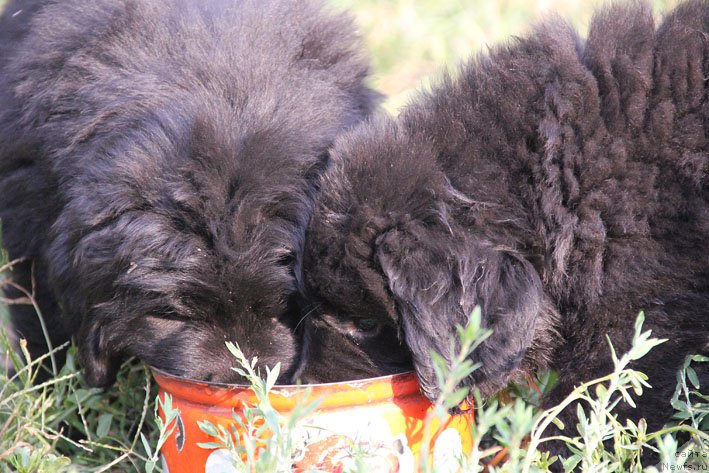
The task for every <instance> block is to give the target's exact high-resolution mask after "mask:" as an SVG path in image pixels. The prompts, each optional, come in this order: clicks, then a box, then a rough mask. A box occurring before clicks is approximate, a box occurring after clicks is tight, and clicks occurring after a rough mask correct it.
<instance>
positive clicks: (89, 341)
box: [0, 0, 377, 385]
mask: <svg viewBox="0 0 709 473" xmlns="http://www.w3.org/2000/svg"><path fill="white" fill-rule="evenodd" d="M21 3H23V2H21V1H19V0H18V1H16V2H14V3H13V4H11V5H10V7H11V8H9V10H8V15H9V14H10V13H12V12H13V11H14V9H13V8H12V7H13V5H18V4H21ZM26 3H28V4H29V3H33V5H36V4H37V3H36V2H26ZM43 3H46V5H43V6H42V8H41V9H40V11H39V12H38V13H36V15H35V16H34V18H33V19H32V21H31V23H30V24H29V27H28V28H29V29H27V26H26V24H27V21H26V20H25V18H26V16H22V15H20V16H17V17H16V19H15V18H12V17H8V16H7V15H6V16H5V17H3V24H4V25H8V24H10V25H13V23H12V22H13V21H17V22H20V23H15V24H14V25H13V26H12V31H13V32H12V33H11V36H12V38H11V40H12V41H13V44H12V47H11V48H5V50H6V51H9V58H8V59H7V60H6V61H5V64H3V66H2V67H3V69H2V83H1V84H0V85H1V87H0V130H1V134H0V195H1V196H2V200H1V201H0V219H2V222H3V225H4V234H3V243H4V245H5V247H6V248H7V250H8V251H9V254H10V257H11V258H20V257H23V258H27V259H28V260H27V262H26V263H24V264H23V265H21V266H20V267H18V268H17V270H16V272H15V273H14V275H13V279H14V280H15V281H16V282H18V283H20V284H22V285H24V286H26V287H29V286H30V284H31V268H32V266H33V267H34V276H35V280H36V284H37V295H38V301H39V305H40V307H41V309H42V312H43V315H44V317H45V318H46V319H48V324H49V325H50V332H51V335H52V336H53V339H54V340H53V342H54V344H57V343H59V342H61V341H63V340H65V339H66V338H67V336H68V334H75V335H76V336H77V340H78V343H79V353H80V359H81V361H82V363H83V365H84V368H85V370H86V375H87V378H88V380H89V381H90V382H91V383H92V384H95V385H108V384H110V383H112V382H113V379H114V377H115V373H116V370H117V368H118V366H119V364H120V361H121V360H122V359H124V358H125V357H126V356H136V357H139V358H140V359H142V360H144V361H145V362H147V363H149V364H150V365H152V366H155V367H157V368H161V369H163V370H166V371H169V372H172V373H175V374H178V375H183V376H187V377H191V378H197V379H203V380H211V381H221V382H227V381H236V380H238V377H237V376H236V374H235V373H233V371H231V370H230V366H231V365H232V364H233V357H231V355H229V353H228V352H227V351H226V348H225V346H224V342H225V341H226V340H233V341H237V342H239V343H240V345H241V346H242V349H243V350H244V352H245V353H246V355H247V356H249V357H251V356H254V355H257V356H259V358H260V360H261V362H262V363H263V364H265V365H271V366H272V365H274V364H275V363H276V362H278V361H281V362H283V363H284V364H285V365H286V367H287V366H290V365H291V364H292V362H293V358H294V356H295V354H296V352H297V350H298V347H297V346H296V343H297V341H296V340H295V339H294V337H293V333H292V331H291V328H292V326H293V325H294V324H295V323H296V322H297V318H294V319H293V320H291V317H292V316H293V314H294V313H295V312H296V311H295V310H294V309H293V307H294V299H295V289H296V282H295V274H296V273H297V272H298V271H299V266H300V263H301V261H300V260H301V251H302V245H303V238H304V231H305V226H306V224H307V221H308V218H309V215H310V213H311V211H312V206H313V203H312V200H313V193H314V185H315V183H316V178H317V176H318V174H319V173H320V172H321V171H322V169H323V168H324V166H325V164H326V159H327V155H326V150H327V148H328V147H329V146H330V144H331V143H332V141H333V139H334V137H335V135H336V134H337V133H339V132H340V131H342V130H343V129H345V128H347V127H350V126H352V125H353V124H355V123H357V122H358V121H360V120H361V119H362V118H363V117H364V116H366V115H367V114H368V113H369V111H370V110H371V109H372V108H373V107H374V105H375V102H376V101H377V95H376V94H374V93H373V92H372V91H371V90H370V89H368V88H367V87H366V85H365V84H364V80H365V79H366V76H367V73H368V64H367V60H366V58H365V57H364V56H363V54H362V53H361V51H360V45H359V40H358V38H357V36H356V34H355V31H354V28H353V25H352V23H351V20H350V18H349V17H348V16H346V15H342V14H333V13H330V12H327V11H325V8H324V7H323V5H322V4H321V3H320V2H319V1H317V0H312V1H310V0H309V1H297V2H295V1H277V0H266V1H262V0H238V1H236V0H234V1H227V0H206V1H200V2H192V1H188V0H177V1H160V0H99V1H96V0H64V1H57V2H56V3H55V2H43ZM33 9H34V8H33ZM6 32H8V35H10V28H7V29H6ZM23 36H24V39H22V37H23ZM8 295H9V296H10V297H14V296H16V295H17V294H16V293H14V292H13V291H12V290H11V289H8ZM60 314H61V316H63V317H60ZM60 318H61V320H60ZM12 319H13V323H14V325H15V326H16V328H17V330H18V331H19V332H20V334H21V335H23V336H25V337H27V338H28V339H29V343H30V347H31V351H32V352H33V353H34V354H35V355H36V354H38V353H41V352H42V351H43V350H45V349H46V347H45V344H44V340H43V338H42V336H41V333H39V330H38V323H37V318H36V317H35V316H34V311H33V310H32V308H31V307H24V306H16V307H13V308H12Z"/></svg>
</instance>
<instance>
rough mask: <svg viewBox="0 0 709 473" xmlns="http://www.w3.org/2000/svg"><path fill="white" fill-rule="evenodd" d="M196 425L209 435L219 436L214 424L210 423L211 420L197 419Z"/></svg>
mask: <svg viewBox="0 0 709 473" xmlns="http://www.w3.org/2000/svg"><path fill="white" fill-rule="evenodd" d="M197 426H198V427H199V430H201V431H202V432H204V433H205V434H207V435H209V436H211V437H219V431H218V430H217V428H216V427H215V426H214V424H212V423H211V422H209V421H206V420H204V421H202V420H198V421H197Z"/></svg>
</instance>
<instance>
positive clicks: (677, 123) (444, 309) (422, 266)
mask: <svg viewBox="0 0 709 473" xmlns="http://www.w3.org/2000/svg"><path fill="white" fill-rule="evenodd" d="M707 33H709V3H707V2H705V1H704V2H703V1H692V2H688V3H685V4H683V5H681V6H679V7H678V8H677V9H676V10H675V11H674V12H672V13H671V14H669V15H668V16H667V17H666V18H665V19H664V21H663V22H662V25H661V26H660V27H659V28H658V29H655V26H654V24H653V17H652V14H651V9H650V8H649V7H648V6H647V5H646V4H643V3H630V4H623V5H616V6H613V7H611V8H608V9H606V10H602V11H600V12H599V13H598V14H596V16H595V17H594V19H593V22H592V24H591V27H590V32H589V36H588V39H587V40H585V41H582V40H580V39H579V37H578V36H577V34H576V33H575V31H574V30H573V29H572V28H571V27H570V26H568V25H567V24H565V23H564V22H562V21H559V20H554V21H548V22H546V23H543V24H541V25H539V26H537V27H536V29H535V30H534V32H533V33H532V34H531V35H529V36H528V37H526V38H522V39H514V40H511V41H510V42H509V43H508V44H506V45H503V46H498V47H495V48H493V49H492V50H491V52H490V53H489V54H488V55H486V56H483V57H480V58H477V59H475V60H472V61H470V62H469V63H467V64H465V65H464V66H462V67H461V69H460V71H459V74H458V76H457V77H456V78H451V77H448V76H446V77H444V78H443V80H442V81H441V83H440V84H438V85H437V86H435V87H434V88H433V90H431V91H430V92H426V93H422V94H421V95H420V96H419V97H418V99H417V100H415V101H414V102H413V103H412V104H411V105H410V106H408V107H406V108H405V109H404V110H403V111H402V113H401V116H400V117H399V119H398V120H392V119H390V118H388V117H385V116H379V117H377V118H376V119H372V120H369V121H368V122H367V123H365V124H362V125H360V126H359V127H357V128H356V129H355V130H353V131H352V132H350V133H347V134H345V135H344V136H342V137H340V138H338V140H337V141H336V144H335V147H334V151H333V153H332V155H333V158H332V161H331V162H332V167H331V168H330V169H328V171H327V172H326V173H325V174H324V176H323V179H322V186H321V195H320V197H319V200H318V204H317V206H316V210H315V212H314V214H313V217H312V220H311V222H310V224H309V226H308V231H307V234H306V246H305V254H304V266H303V274H304V287H303V288H302V290H303V291H304V294H305V295H307V297H308V298H310V299H311V301H312V307H311V312H310V313H309V314H308V315H307V317H306V318H305V320H304V322H303V326H304V329H303V330H304V332H305V337H304V340H305V343H304V345H303V346H304V352H303V355H302V358H301V364H300V367H299V369H298V371H297V372H296V376H297V377H300V378H301V379H302V380H304V381H308V382H314V381H336V380H344V379H349V378H352V377H360V376H374V375H381V374H385V373H391V372H395V371H401V370H405V369H410V368H412V367H413V368H415V370H416V372H417V373H418V377H419V381H420V383H421V386H422V389H423V391H424V392H425V393H426V395H428V396H429V397H431V398H434V397H435V396H436V395H437V394H438V390H437V386H436V383H435V376H434V372H433V367H432V362H431V357H430V352H431V351H432V350H434V351H437V352H439V353H441V354H443V355H444V356H448V355H449V351H448V346H449V345H448V340H449V338H450V337H451V336H452V335H453V334H454V333H455V332H454V330H453V327H454V325H455V324H465V323H466V322H467V320H468V316H469V314H470V313H471V311H472V310H473V308H474V307H475V306H476V305H480V306H481V308H482V317H483V325H484V326H485V327H488V328H491V329H492V330H493V334H492V336H491V337H490V338H489V339H487V340H486V341H485V342H484V344H483V345H482V346H481V347H480V348H478V349H477V350H476V351H475V352H474V353H473V355H472V358H473V360H474V361H479V362H481V363H482V368H481V369H479V370H478V371H476V372H475V373H474V374H473V376H472V377H471V378H470V379H469V380H467V381H466V384H468V385H474V386H476V387H478V388H480V389H481V391H482V392H483V394H491V393H493V392H495V391H496V390H498V389H500V388H502V387H504V386H505V385H506V384H507V383H508V382H509V381H510V380H513V379H518V378H520V377H521V376H523V375H524V374H525V373H531V372H535V371H537V370H541V369H547V368H553V369H555V370H558V372H559V380H560V381H559V384H558V386H557V387H556V389H555V390H554V392H553V393H552V394H551V396H550V398H549V399H548V401H549V402H550V403H553V402H556V401H559V400H560V399H561V398H562V396H565V395H566V394H567V393H568V392H569V391H570V390H571V389H572V387H573V386H574V385H576V384H578V383H579V382H581V381H584V380H589V379H592V378H595V377H599V376H602V375H605V374H607V373H608V372H610V371H611V369H612V363H611V358H610V350H609V347H608V343H607V341H606V336H609V337H610V339H611V341H612V342H613V345H614V347H615V349H616V350H617V351H618V352H624V351H625V350H627V349H628V347H629V343H630V341H631V338H632V334H633V327H634V322H635V319H636V316H637V314H638V312H639V311H641V310H644V311H645V316H646V323H645V328H646V329H648V328H649V329H652V331H653V335H654V336H656V337H660V338H667V339H668V341H667V342H666V343H665V344H663V345H661V346H660V347H658V348H656V349H655V350H654V351H653V352H652V353H651V354H650V355H648V356H647V357H646V358H644V359H643V360H641V362H640V363H638V364H637V365H636V367H637V368H639V369H640V370H642V371H644V372H645V373H647V374H648V375H649V376H650V383H651V384H652V385H653V387H654V388H653V389H652V390H649V392H647V393H645V395H644V396H643V398H642V400H641V404H640V405H639V407H638V409H637V410H636V411H632V409H631V408H630V407H629V406H627V405H626V406H624V407H623V408H622V409H625V414H627V415H632V416H633V417H646V418H647V419H648V421H649V424H650V427H657V426H658V425H660V424H661V423H662V422H663V421H665V420H666V419H667V418H668V415H669V413H670V412H671V407H670V405H669V402H668V401H669V397H670V394H671V392H672V389H673V387H674V385H675V373H676V370H677V369H678V367H679V366H680V364H681V362H682V361H683V359H684V358H685V356H686V355H687V354H688V353H692V352H704V353H707V351H708V350H709V192H708V189H709V180H708V179H707V172H708V167H709V150H708V149H707V127H708V126H709V96H708V94H707V77H709V41H708V40H707ZM701 370H702V371H700V373H701V374H700V377H701V378H702V381H703V382H704V384H706V383H709V372H707V370H706V368H705V367H704V368H701Z"/></svg>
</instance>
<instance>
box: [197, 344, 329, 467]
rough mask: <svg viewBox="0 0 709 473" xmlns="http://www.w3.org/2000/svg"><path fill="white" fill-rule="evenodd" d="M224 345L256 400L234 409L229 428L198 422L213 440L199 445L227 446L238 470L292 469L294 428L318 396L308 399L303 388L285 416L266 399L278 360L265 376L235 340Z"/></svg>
mask: <svg viewBox="0 0 709 473" xmlns="http://www.w3.org/2000/svg"><path fill="white" fill-rule="evenodd" d="M227 347H228V348H229V351H230V352H231V353H232V355H234V357H235V358H236V361H237V363H238V367H236V368H233V369H234V370H235V371H236V372H238V373H239V374H240V375H241V376H243V377H244V378H245V379H246V380H247V381H248V382H249V383H250V385H251V388H252V389H253V390H254V393H255V395H256V398H257V403H256V405H254V406H249V405H245V406H244V407H243V410H242V411H241V412H240V413H237V412H234V413H233V416H232V417H233V420H234V424H233V425H232V426H231V427H230V428H226V427H224V426H222V425H219V424H218V425H215V424H213V423H211V422H206V421H205V422H200V423H199V428H200V429H201V430H202V432H204V433H206V434H207V435H210V436H212V437H214V439H215V441H214V442H206V443H201V444H199V446H200V447H202V448H208V449H216V448H225V449H227V450H228V451H229V452H230V453H231V458H232V462H233V464H234V467H235V468H236V470H237V471H238V472H257V473H260V472H263V473H274V472H289V471H291V458H292V455H293V451H294V448H295V444H294V436H293V432H294V430H295V428H296V426H297V425H298V424H299V422H300V421H301V420H302V419H303V418H305V417H306V416H308V415H309V414H310V413H312V412H313V411H314V410H315V409H316V408H317V406H318V404H319V400H315V401H307V399H308V398H309V397H310V391H309V390H306V393H305V395H304V400H303V401H302V402H300V403H298V404H297V405H296V407H295V409H294V410H293V411H292V412H291V413H290V415H289V416H288V417H284V416H282V415H281V414H280V413H279V412H278V411H276V409H274V408H273V406H272V405H271V401H270V399H269V392H270V391H271V390H272V389H273V386H274V385H275V384H276V379H278V374H279V373H280V364H277V365H276V366H275V367H273V368H268V367H267V368H266V377H265V379H264V378H262V377H261V376H260V375H259V372H258V371H257V368H256V363H257V362H258V359H257V358H253V359H251V360H248V359H247V358H246V357H245V356H244V354H243V353H242V352H241V350H240V349H239V347H238V345H236V344H234V343H231V342H228V343H227ZM239 432H242V434H239Z"/></svg>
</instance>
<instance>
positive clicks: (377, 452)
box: [153, 369, 473, 473]
mask: <svg viewBox="0 0 709 473" xmlns="http://www.w3.org/2000/svg"><path fill="white" fill-rule="evenodd" d="M153 375H154V377H155V380H156V381H157V383H158V386H159V397H160V399H163V400H164V399H165V394H166V393H168V394H169V395H170V396H171V398H172V406H173V408H174V409H178V410H179V414H178V417H177V418H176V420H175V423H176V425H175V429H174V431H173V432H172V434H171V435H170V437H169V438H168V439H167V441H166V442H165V443H164V444H163V446H162V451H161V453H162V459H163V471H165V472H169V473H188V472H189V473H194V472H205V473H217V472H219V473H227V472H231V471H236V470H235V469H233V468H232V467H231V461H232V457H231V454H230V453H229V450H227V449H224V448H203V447H200V446H199V445H198V443H207V442H212V443H214V442H215V439H214V437H211V436H210V435H208V434H207V433H205V432H203V431H202V430H201V429H200V428H199V427H198V424H197V422H198V421H209V422H211V423H212V424H214V425H221V426H224V427H227V428H231V426H234V425H235V424H236V423H235V422H234V418H233V413H237V414H240V413H242V412H243V409H244V407H245V406H254V405H256V404H257V398H256V395H255V393H254V392H253V390H252V389H251V388H250V387H248V386H240V385H215V384H210V383H205V382H199V381H193V380H187V379H184V378H178V377H175V376H172V375H169V374H166V373H164V372H161V371H158V370H155V369H153ZM306 388H309V389H310V396H309V397H308V399H309V400H314V399H318V398H319V399H321V402H320V404H318V406H317V409H316V410H314V411H313V412H311V413H310V414H308V415H307V417H306V418H305V419H303V420H302V422H300V423H299V424H298V426H299V427H298V428H297V429H296V431H295V434H294V437H297V438H294V444H295V445H296V448H295V452H294V454H293V456H292V458H291V464H292V469H293V471H294V472H306V471H311V470H319V471H328V472H342V471H347V470H348V469H349V467H351V466H352V465H353V462H354V461H355V459H354V455H355V453H354V452H357V451H358V452H360V454H359V455H360V459H359V461H365V464H366V469H367V471H368V472H372V473H394V472H401V473H413V472H416V471H419V470H420V464H421V463H420V462H421V461H423V460H424V459H423V458H422V449H423V447H424V444H425V443H428V452H429V455H428V457H429V458H428V460H427V461H429V462H433V463H434V465H436V467H437V471H457V469H458V468H457V466H456V465H458V458H460V457H461V455H464V454H466V453H468V452H469V451H470V449H471V448H472V436H471V429H470V426H471V422H472V420H473V419H472V411H466V412H464V413H463V414H459V415H456V416H448V417H447V418H445V419H443V420H442V421H439V420H438V418H437V417H436V416H434V415H432V411H433V406H432V405H431V403H430V402H429V401H428V399H426V397H425V396H423V395H422V394H421V392H420V390H419V385H418V381H417V380H416V376H415V375H414V374H413V373H406V374H398V375H392V376H383V377H379V378H371V379H362V380H356V381H349V382H343V383H327V384H311V385H307V386H278V385H276V386H275V387H274V388H273V389H272V390H271V392H270V394H269V400H270V402H271V405H272V406H273V407H274V408H275V409H276V410H277V411H278V412H279V413H280V414H282V415H283V416H285V417H287V416H288V414H289V413H290V412H292V411H293V409H294V408H295V407H296V406H297V405H298V404H299V403H300V404H301V405H302V402H303V399H304V397H303V396H304V395H305V392H306ZM160 415H161V416H162V417H163V419H164V418H165V417H164V413H163V412H162V410H161V411H160ZM427 423H428V427H426V424H427ZM301 425H302V427H300V426H301ZM237 429H238V428H237ZM240 434H241V432H240ZM426 436H428V439H425V438H424V437H426ZM362 451H366V452H367V453H366V456H365V457H364V460H362V457H361V452H362Z"/></svg>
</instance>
